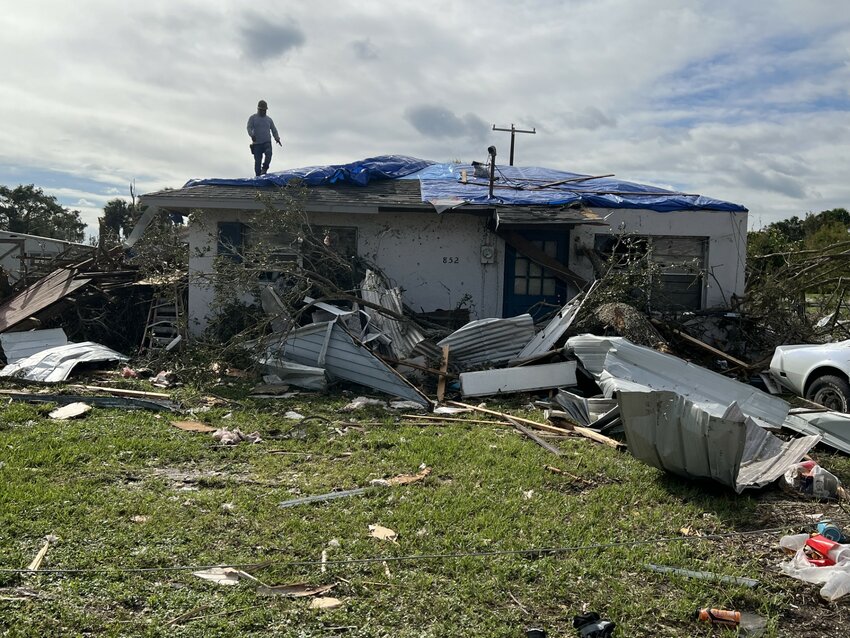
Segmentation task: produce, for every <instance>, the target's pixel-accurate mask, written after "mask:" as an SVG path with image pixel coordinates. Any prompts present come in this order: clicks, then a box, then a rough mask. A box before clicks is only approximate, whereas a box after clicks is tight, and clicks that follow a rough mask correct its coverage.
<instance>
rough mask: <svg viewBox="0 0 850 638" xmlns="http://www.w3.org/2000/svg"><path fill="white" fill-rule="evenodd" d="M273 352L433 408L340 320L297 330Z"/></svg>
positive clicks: (271, 352) (427, 400)
mask: <svg viewBox="0 0 850 638" xmlns="http://www.w3.org/2000/svg"><path fill="white" fill-rule="evenodd" d="M269 354H270V355H272V356H279V357H281V358H283V359H288V360H290V361H295V362H296V363H300V364H303V365H306V366H315V367H318V368H324V369H325V371H326V373H327V374H328V376H330V377H336V378H339V379H345V380H346V381H351V382H352V383H358V384H360V385H364V386H366V387H369V388H374V389H375V390H379V391H381V392H385V393H387V394H390V395H392V396H397V397H400V398H402V399H407V400H409V401H415V402H416V403H418V404H420V405H424V406H426V407H428V408H429V409H430V408H431V401H430V400H429V399H428V397H426V396H425V395H424V394H422V393H421V392H420V391H419V390H417V389H416V388H415V387H413V386H412V385H411V384H410V383H408V381H407V380H406V379H405V378H404V377H402V376H401V375H400V374H399V373H398V372H396V371H395V370H393V369H392V368H391V367H389V366H388V365H387V364H386V363H384V362H383V361H381V360H380V359H379V358H378V357H376V356H375V355H374V354H372V352H371V351H370V350H369V349H368V348H366V347H365V346H363V345H361V344H359V343H358V342H356V341H355V339H354V337H352V336H351V334H349V333H348V332H347V331H346V330H345V329H344V328H343V327H342V326H341V325H339V323H337V322H336V321H328V322H325V323H314V324H310V325H309V326H304V327H302V328H298V329H297V330H293V331H292V332H290V333H289V334H288V335H287V336H286V338H285V339H284V341H283V343H282V344H277V345H273V346H272V347H271V348H270V349H269Z"/></svg>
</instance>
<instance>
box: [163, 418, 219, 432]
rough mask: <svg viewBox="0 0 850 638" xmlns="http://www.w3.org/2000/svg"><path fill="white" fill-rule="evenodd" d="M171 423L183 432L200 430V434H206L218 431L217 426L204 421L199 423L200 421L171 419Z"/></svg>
mask: <svg viewBox="0 0 850 638" xmlns="http://www.w3.org/2000/svg"><path fill="white" fill-rule="evenodd" d="M171 425H173V426H174V427H175V428H177V429H178V430H183V431H184V432H200V433H202V434H207V433H210V432H217V431H218V428H214V427H212V426H210V425H207V424H206V423H201V422H200V421H171Z"/></svg>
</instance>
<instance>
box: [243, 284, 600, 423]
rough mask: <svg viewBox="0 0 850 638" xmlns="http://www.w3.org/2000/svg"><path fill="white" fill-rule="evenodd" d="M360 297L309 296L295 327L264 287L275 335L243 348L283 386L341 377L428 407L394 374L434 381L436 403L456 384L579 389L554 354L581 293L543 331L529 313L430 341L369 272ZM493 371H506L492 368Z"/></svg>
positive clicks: (571, 368)
mask: <svg viewBox="0 0 850 638" xmlns="http://www.w3.org/2000/svg"><path fill="white" fill-rule="evenodd" d="M360 293H361V299H360V302H355V303H353V304H351V307H348V308H341V307H338V306H334V305H331V304H328V303H324V302H321V301H316V300H314V299H312V298H310V297H307V298H305V299H304V302H305V303H306V304H307V308H308V309H309V310H311V311H312V313H311V315H310V316H311V319H312V322H311V323H308V324H307V325H303V326H298V327H293V324H294V321H293V317H292V313H290V312H289V310H288V309H287V308H286V307H284V305H283V304H282V303H280V301H279V297H278V296H277V295H276V294H275V292H274V289H273V288H271V287H269V288H267V289H266V290H265V291H264V293H263V295H262V300H263V308H264V310H265V311H266V312H267V313H269V314H270V315H272V320H271V325H272V326H273V327H275V328H280V330H279V331H275V332H274V333H273V334H272V335H270V336H269V337H267V338H265V339H262V340H260V341H255V342H252V343H250V344H249V346H250V347H251V348H255V349H257V350H258V351H259V355H258V356H257V362H258V363H259V364H260V365H261V366H262V367H263V368H264V370H265V372H267V373H270V374H275V375H277V376H278V377H279V378H280V379H281V380H282V382H283V383H288V384H291V385H298V386H304V387H308V388H310V389H317V388H323V387H325V384H326V383H327V382H328V381H334V380H339V379H341V380H345V381H349V382H352V383H357V384H360V385H363V386H367V387H369V388H371V389H373V390H377V391H379V392H383V393H386V394H389V395H392V396H396V397H399V398H401V399H404V400H408V401H414V402H416V403H418V404H420V405H422V406H423V407H426V408H427V409H431V408H432V407H433V402H432V401H431V399H429V398H428V396H427V395H426V394H425V393H424V392H423V391H422V390H421V389H420V388H419V387H416V386H415V385H413V383H411V381H410V380H408V378H406V377H405V376H403V375H402V374H401V373H400V371H401V372H405V373H407V374H409V375H410V376H411V377H413V378H414V379H417V378H421V375H422V373H428V374H431V375H432V376H433V377H435V378H436V380H437V388H436V390H437V392H436V394H437V400H438V401H442V400H443V397H444V395H445V392H446V388H447V385H448V384H449V381H450V380H452V385H454V380H455V379H457V386H456V387H457V389H458V390H459V391H460V394H461V395H462V396H464V397H478V396H490V395H495V394H507V393H515V392H531V391H536V390H545V389H551V388H558V387H564V386H572V385H575V383H576V377H575V369H576V363H575V361H566V360H564V357H563V351H562V350H561V349H554V350H553V348H554V346H555V345H556V344H557V343H558V341H559V340H560V339H561V338H562V337H563V336H564V334H565V332H566V331H567V329H568V328H569V327H570V324H571V323H572V321H573V320H574V319H575V317H576V315H577V314H578V312H579V310H580V308H581V305H582V302H583V300H584V299H585V298H586V294H580V295H578V296H577V297H575V298H574V299H573V300H572V301H570V303H568V304H567V305H566V306H564V307H563V308H562V309H561V310H560V311H559V312H557V313H556V314H555V315H554V316H553V317H552V319H551V320H550V321H549V323H548V324H547V325H546V326H545V327H544V328H543V329H542V330H541V331H539V332H535V325H534V320H533V318H532V317H531V315H529V314H524V315H519V316H517V317H511V318H507V319H480V320H476V321H472V322H470V323H467V324H466V325H464V326H462V327H461V328H460V329H458V330H456V331H454V332H451V333H450V334H448V335H446V336H445V337H444V338H442V339H440V340H438V341H435V340H434V339H433V338H432V337H428V336H426V332H432V333H433V332H434V330H430V331H429V330H427V328H423V327H421V326H420V325H418V324H417V323H416V322H415V321H414V320H413V319H412V318H411V317H409V316H406V315H405V308H404V305H403V302H402V297H401V290H400V289H399V288H390V287H389V286H388V285H386V283H385V282H383V281H382V279H381V277H380V276H379V275H378V274H377V273H375V272H373V271H367V274H366V277H365V279H364V280H363V282H362V284H361V287H360ZM300 314H301V316H305V315H306V314H307V313H305V312H303V311H302V312H301V313H300ZM550 361H551V362H550ZM497 365H501V366H505V367H502V368H493V366H497ZM394 366H395V367H394ZM485 367H489V368H490V369H483V368H485Z"/></svg>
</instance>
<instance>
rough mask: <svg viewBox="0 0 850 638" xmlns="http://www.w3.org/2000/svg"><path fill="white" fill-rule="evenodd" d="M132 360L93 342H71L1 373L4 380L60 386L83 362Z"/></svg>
mask: <svg viewBox="0 0 850 638" xmlns="http://www.w3.org/2000/svg"><path fill="white" fill-rule="evenodd" d="M127 360H128V357H126V356H125V355H123V354H121V353H120V352H116V351H115V350H112V349H111V348H107V347H106V346H102V345H100V344H99V343H94V342H92V341H84V342H82V343H69V344H67V345H64V346H56V347H53V348H48V349H46V350H42V351H41V352H37V353H35V354H33V355H30V356H29V357H27V358H25V359H20V360H19V361H17V363H13V364H10V365H7V366H6V367H5V368H3V369H2V370H0V377H15V378H19V379H27V380H28V381H45V382H50V383H58V382H60V381H64V380H65V379H67V378H68V377H69V376H70V374H71V371H72V370H73V369H74V367H75V366H76V365H78V364H80V363H91V362H96V361H98V362H102V361H127Z"/></svg>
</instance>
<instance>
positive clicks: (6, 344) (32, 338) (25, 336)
mask: <svg viewBox="0 0 850 638" xmlns="http://www.w3.org/2000/svg"><path fill="white" fill-rule="evenodd" d="M66 343H68V337H67V336H66V335H65V331H64V330H62V328H51V329H49V330H29V331H26V332H6V333H4V334H0V345H2V346H3V354H4V355H6V363H16V362H18V361H20V360H21V359H26V358H27V357H29V356H31V355H34V354H36V353H38V352H41V351H42V350H47V349H48V348H55V347H56V346H64V345H65V344H66Z"/></svg>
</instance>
